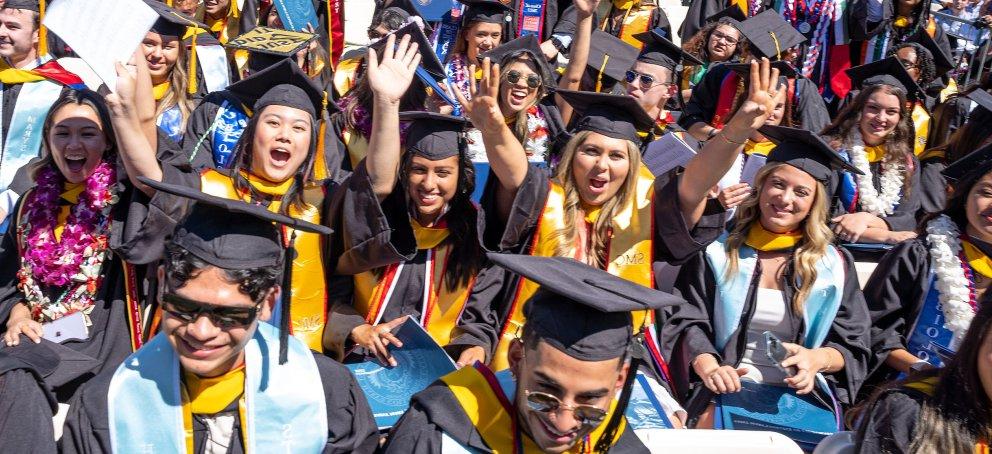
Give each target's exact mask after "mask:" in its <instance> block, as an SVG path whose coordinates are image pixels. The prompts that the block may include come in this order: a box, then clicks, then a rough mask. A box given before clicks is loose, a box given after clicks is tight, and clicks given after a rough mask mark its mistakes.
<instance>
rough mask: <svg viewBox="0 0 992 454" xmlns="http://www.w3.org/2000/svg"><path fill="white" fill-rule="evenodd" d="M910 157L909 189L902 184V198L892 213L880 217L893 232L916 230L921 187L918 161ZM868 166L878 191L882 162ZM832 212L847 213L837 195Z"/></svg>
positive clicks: (834, 213) (838, 214)
mask: <svg viewBox="0 0 992 454" xmlns="http://www.w3.org/2000/svg"><path fill="white" fill-rule="evenodd" d="M911 159H912V160H913V172H912V174H910V176H909V189H908V190H907V189H906V188H905V186H904V188H903V191H902V198H901V199H899V203H898V205H897V206H896V207H895V209H894V210H893V212H892V214H890V215H888V216H882V217H881V218H882V220H883V221H885V224H886V225H888V226H889V230H891V231H893V232H903V231H912V230H916V213H917V211H919V210H920V204H921V199H922V196H921V194H922V193H923V188H922V184H921V183H920V161H919V160H918V159H916V156H912V158H911ZM868 166H869V168H870V169H871V176H872V181H873V182H874V185H875V190H878V191H880V190H881V184H882V183H881V179H882V162H881V161H879V162H872V163H870V164H868ZM855 181H856V180H855ZM837 190H838V194H839V191H841V190H842V189H841V187H840V186H839V185H838V188H837ZM832 213H833V214H832V216H840V215H842V214H846V213H847V210H846V209H845V208H844V206H843V203H842V202H841V201H840V198H839V197H834V206H833V210H832Z"/></svg>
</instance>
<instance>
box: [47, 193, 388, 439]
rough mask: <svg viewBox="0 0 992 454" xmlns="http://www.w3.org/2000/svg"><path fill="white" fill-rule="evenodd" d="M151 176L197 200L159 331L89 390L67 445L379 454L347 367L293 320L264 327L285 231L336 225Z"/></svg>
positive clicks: (170, 265)
mask: <svg viewBox="0 0 992 454" xmlns="http://www.w3.org/2000/svg"><path fill="white" fill-rule="evenodd" d="M144 181H145V182H146V184H148V185H149V186H152V187H154V188H155V189H156V190H158V191H164V192H167V193H170V194H175V195H180V196H183V197H188V198H193V199H194V200H196V201H197V202H196V205H195V206H194V208H193V209H192V212H191V213H190V214H189V216H188V217H187V218H186V219H185V220H184V221H183V222H182V223H181V224H180V225H179V226H178V227H177V228H176V230H175V231H174V233H173V236H172V239H171V240H170V241H169V242H168V243H167V244H166V251H167V252H166V257H165V260H164V265H162V266H161V267H160V268H159V282H161V283H162V284H161V288H160V292H159V293H160V303H161V309H162V321H161V331H160V332H159V333H158V335H156V336H155V337H154V338H152V339H151V340H149V341H148V342H147V343H146V344H145V345H144V346H142V348H140V349H139V350H138V351H136V352H135V353H134V354H132V355H131V356H130V357H128V358H127V359H126V360H125V361H124V362H123V363H122V364H121V366H120V367H118V368H117V369H116V371H110V372H112V373H108V374H103V375H100V376H97V377H96V378H94V379H92V380H91V381H90V382H88V383H87V384H86V385H85V387H84V388H83V389H81V390H80V392H79V393H78V394H77V396H76V397H75V398H74V400H73V401H72V403H71V409H70V412H69V415H68V417H67V419H66V425H65V430H64V434H63V437H62V440H61V448H62V449H61V450H62V451H63V452H68V453H73V452H84V453H90V452H118V453H125V452H186V453H204V452H208V453H212V452H236V453H238V452H287V451H288V452H359V453H370V452H372V451H373V450H374V449H375V447H376V445H377V444H378V431H377V428H376V425H375V422H374V420H373V418H372V413H371V410H370V409H369V407H368V403H367V402H366V400H365V396H364V395H363V394H362V391H361V389H360V388H359V386H358V384H357V383H356V381H355V379H354V377H353V376H352V375H351V374H350V372H348V370H347V369H346V368H345V367H344V366H342V365H340V364H338V363H336V362H334V361H332V360H330V359H329V358H325V357H323V356H321V355H320V354H317V353H314V352H312V351H311V350H310V349H308V348H307V346H306V345H305V344H303V343H302V342H300V341H298V340H296V338H294V337H293V336H280V334H281V331H284V330H285V329H286V324H285V320H288V317H285V318H282V319H281V320H283V321H284V322H283V326H281V327H280V328H277V327H275V326H273V325H271V324H268V323H265V322H266V321H267V320H269V319H270V318H272V317H273V311H274V309H275V308H277V307H278V306H277V302H278V301H279V299H280V297H279V296H278V295H279V293H280V287H281V286H280V282H281V281H280V279H281V278H282V277H283V276H282V275H283V270H284V268H285V266H284V265H285V264H286V263H287V262H286V260H287V258H288V257H292V256H293V249H292V246H290V248H289V249H284V244H285V243H283V240H284V238H283V234H282V233H281V232H282V229H281V228H279V227H277V226H282V225H286V226H289V227H292V228H293V229H295V230H303V231H311V232H317V233H324V234H326V233H329V232H330V229H328V228H326V227H321V226H317V225H313V224H308V223H305V222H302V221H297V220H295V219H292V218H289V217H287V216H282V215H279V214H274V213H270V212H269V211H268V210H266V209H265V208H264V207H261V206H256V205H249V204H246V203H243V202H240V201H233V200H226V199H220V198H216V197H212V196H209V195H206V194H203V193H201V192H199V191H197V190H192V189H188V188H182V187H177V186H174V185H168V184H164V183H157V182H153V181H151V180H144ZM290 244H292V242H290ZM290 263H291V262H290ZM281 310H286V309H285V308H281ZM280 337H281V338H280ZM283 357H284V358H283Z"/></svg>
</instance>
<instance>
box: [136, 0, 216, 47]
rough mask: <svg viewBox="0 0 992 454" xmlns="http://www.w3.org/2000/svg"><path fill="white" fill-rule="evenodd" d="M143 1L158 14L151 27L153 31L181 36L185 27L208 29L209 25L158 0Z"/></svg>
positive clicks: (183, 34)
mask: <svg viewBox="0 0 992 454" xmlns="http://www.w3.org/2000/svg"><path fill="white" fill-rule="evenodd" d="M144 2H145V4H146V5H148V6H149V7H150V8H151V9H152V10H154V11H155V13H157V14H158V19H156V20H155V23H154V24H152V28H151V31H152V32H154V33H158V34H159V35H163V36H178V37H180V38H182V37H183V36H185V34H186V27H199V28H202V29H204V30H209V29H210V27H207V26H206V25H204V24H202V23H199V22H196V21H194V20H192V19H190V18H189V17H187V16H186V15H185V14H183V13H180V12H179V11H177V10H175V9H173V8H172V7H171V6H169V5H166V4H165V3H162V2H160V1H158V0H144Z"/></svg>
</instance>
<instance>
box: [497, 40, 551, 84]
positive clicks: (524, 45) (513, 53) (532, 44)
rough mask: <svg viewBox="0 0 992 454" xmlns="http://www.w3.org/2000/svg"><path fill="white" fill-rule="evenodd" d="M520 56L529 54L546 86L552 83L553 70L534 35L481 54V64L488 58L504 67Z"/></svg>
mask: <svg viewBox="0 0 992 454" xmlns="http://www.w3.org/2000/svg"><path fill="white" fill-rule="evenodd" d="M520 54H527V55H528V56H529V57H530V59H531V60H533V61H534V62H535V64H536V65H537V67H538V71H539V72H540V74H541V78H542V79H543V80H544V83H545V84H550V83H551V81H552V80H553V77H552V70H551V68H550V67H549V66H548V60H547V58H546V57H545V56H544V52H543V51H542V50H541V43H540V42H538V41H537V37H536V36H534V35H524V36H521V37H519V38H517V39H514V40H513V41H509V42H507V43H505V44H502V45H500V46H497V47H496V48H495V49H491V50H487V51H485V52H483V53H481V54H479V62H480V63H481V62H482V60H484V59H486V58H488V59H489V60H490V61H492V62H493V63H499V64H500V65H501V66H502V65H505V64H506V61H507V59H509V58H511V57H517V56H519V55H520Z"/></svg>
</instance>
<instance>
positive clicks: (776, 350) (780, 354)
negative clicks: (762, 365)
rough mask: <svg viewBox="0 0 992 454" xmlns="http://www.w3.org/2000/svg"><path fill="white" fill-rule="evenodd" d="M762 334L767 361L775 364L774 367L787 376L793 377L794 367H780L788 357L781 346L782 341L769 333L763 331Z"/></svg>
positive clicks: (787, 353)
mask: <svg viewBox="0 0 992 454" xmlns="http://www.w3.org/2000/svg"><path fill="white" fill-rule="evenodd" d="M762 334H764V336H765V353H766V354H767V355H768V359H769V360H771V362H772V363H774V364H775V367H777V368H779V369H780V370H782V372H785V374H786V375H787V376H789V377H791V376H793V375H795V374H796V368H795V367H788V368H785V367H782V361H785V358H788V357H789V352H788V351H786V349H785V346H783V345H782V340H781V339H779V338H778V336H776V335H775V333H772V332H771V331H765V332H764V333H762Z"/></svg>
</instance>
